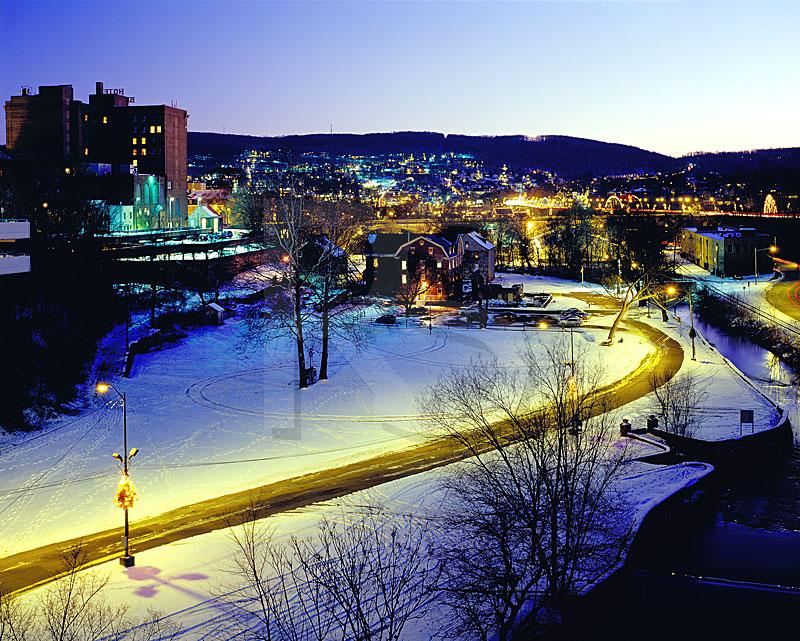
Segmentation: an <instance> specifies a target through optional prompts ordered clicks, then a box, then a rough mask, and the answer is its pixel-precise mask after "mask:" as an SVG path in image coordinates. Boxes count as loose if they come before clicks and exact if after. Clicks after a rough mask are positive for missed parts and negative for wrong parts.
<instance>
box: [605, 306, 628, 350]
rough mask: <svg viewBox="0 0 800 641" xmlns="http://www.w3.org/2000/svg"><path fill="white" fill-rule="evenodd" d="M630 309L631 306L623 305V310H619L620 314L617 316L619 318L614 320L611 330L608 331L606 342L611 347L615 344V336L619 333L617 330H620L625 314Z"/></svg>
mask: <svg viewBox="0 0 800 641" xmlns="http://www.w3.org/2000/svg"><path fill="white" fill-rule="evenodd" d="M628 307H629V305H627V304H625V303H623V304H622V309H620V310H619V314H617V317H616V318H615V319H614V322H613V323H612V324H611V329H610V330H608V338H607V339H606V342H607V343H608V344H609V345H611V344H613V343H614V336H615V335H616V333H617V329H618V328H619V324H620V323H621V322H622V317H623V316H625V312H627V311H628Z"/></svg>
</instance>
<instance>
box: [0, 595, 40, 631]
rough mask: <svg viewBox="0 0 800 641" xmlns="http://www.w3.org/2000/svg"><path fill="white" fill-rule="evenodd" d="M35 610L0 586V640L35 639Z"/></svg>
mask: <svg viewBox="0 0 800 641" xmlns="http://www.w3.org/2000/svg"><path fill="white" fill-rule="evenodd" d="M34 624H35V610H34V608H33V607H31V606H29V605H27V604H24V603H23V602H22V601H21V600H20V599H19V597H17V596H16V595H12V594H6V593H5V592H4V591H3V590H2V587H0V641H29V640H30V641H36V640H35V639H34V636H33V630H34Z"/></svg>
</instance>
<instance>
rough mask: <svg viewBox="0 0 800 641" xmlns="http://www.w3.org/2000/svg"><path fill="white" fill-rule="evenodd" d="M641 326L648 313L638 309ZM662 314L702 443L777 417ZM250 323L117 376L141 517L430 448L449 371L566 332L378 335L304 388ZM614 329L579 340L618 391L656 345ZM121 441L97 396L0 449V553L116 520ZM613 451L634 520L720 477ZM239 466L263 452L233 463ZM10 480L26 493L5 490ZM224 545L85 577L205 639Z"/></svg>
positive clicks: (295, 515)
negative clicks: (425, 436) (252, 340)
mask: <svg viewBox="0 0 800 641" xmlns="http://www.w3.org/2000/svg"><path fill="white" fill-rule="evenodd" d="M501 279H502V280H504V281H507V282H509V283H514V282H523V283H524V285H525V290H526V292H539V291H550V292H553V293H554V294H555V295H556V296H557V298H556V299H555V300H554V302H553V305H554V307H555V306H557V307H558V308H562V307H567V306H575V307H584V308H585V307H586V303H585V302H583V301H581V300H580V299H578V298H574V297H570V296H569V294H570V292H575V293H576V294H579V295H583V294H587V293H594V294H597V293H604V291H605V290H603V289H602V288H601V287H599V286H596V285H590V284H586V285H581V284H577V283H571V282H569V281H563V280H559V279H548V278H541V277H530V276H520V275H515V274H510V275H501ZM738 284H739V285H741V282H738ZM594 312H595V314H594V315H593V317H592V320H591V321H590V322H591V324H592V325H601V326H603V325H605V326H608V325H610V323H611V322H612V320H613V314H611V313H608V312H606V313H603V312H602V311H601V310H599V309H598V308H594ZM376 314H377V312H376ZM376 314H374V315H376ZM630 317H631V318H638V319H640V320H643V321H647V320H648V319H647V316H646V314H645V312H644V311H641V310H635V311H633V312H632V313H631V315H630ZM649 322H651V323H652V324H653V325H654V326H656V327H658V328H659V329H661V330H662V331H665V332H666V333H667V334H669V335H670V336H672V337H673V338H675V339H676V340H678V341H679V342H680V344H681V345H682V347H683V348H684V352H685V359H684V364H683V367H684V368H685V369H684V371H689V370H691V371H695V372H697V374H698V375H699V376H700V377H702V378H703V379H705V380H706V381H707V382H708V391H709V396H708V399H707V401H706V403H705V404H704V407H703V410H702V413H703V420H702V425H701V427H700V429H699V430H698V432H697V434H696V436H697V437H699V438H708V439H721V438H730V437H735V436H737V435H738V431H739V425H738V410H739V409H740V408H742V409H754V410H755V411H756V429H763V428H766V427H768V426H770V425H772V424H774V422H775V421H776V420H777V413H776V411H775V409H774V407H773V406H772V405H771V404H770V403H769V402H768V401H767V400H766V399H765V398H764V397H763V396H762V395H761V394H760V393H759V392H758V391H757V390H756V389H755V388H754V387H752V386H751V385H750V384H749V383H748V382H747V381H746V380H744V379H743V378H742V377H741V376H740V375H739V374H738V373H737V372H736V371H735V369H734V368H732V367H731V366H730V365H729V364H728V363H727V362H725V361H724V359H723V358H722V357H721V356H720V355H719V353H718V352H717V351H716V350H714V349H712V348H711V347H710V346H709V345H708V344H707V343H706V341H705V340H704V339H703V338H702V337H698V339H697V340H696V346H697V361H692V360H690V355H691V343H690V339H689V337H688V330H689V324H688V319H685V320H684V321H683V322H677V321H675V320H674V319H672V318H671V319H670V321H669V322H668V323H663V322H662V321H661V320H660V315H659V314H656V313H654V314H653V315H652V318H651V319H650V320H649ZM242 330H243V324H242V323H240V322H238V321H236V320H232V321H228V322H227V323H226V325H225V326H223V327H221V328H207V329H202V330H199V331H197V332H195V333H193V334H192V335H191V336H190V337H189V338H187V339H186V340H185V341H183V342H181V343H179V344H177V345H175V346H173V347H169V348H167V349H165V350H164V351H161V352H157V353H154V354H150V355H147V356H145V357H143V358H142V359H141V360H140V361H139V362H138V364H137V366H136V368H135V371H134V377H133V378H131V379H129V380H118V381H114V382H115V383H119V385H120V388H121V389H125V391H126V392H127V393H128V396H129V403H130V407H129V424H130V426H131V428H130V435H129V442H130V444H131V445H133V446H137V447H140V449H141V450H142V453H141V454H140V455H139V456H140V457H141V458H139V457H137V459H135V460H134V463H137V464H139V465H138V466H135V467H134V477H135V479H136V481H137V483H138V487H139V489H140V491H141V492H142V503H141V505H140V506H139V507H137V508H136V510H135V512H134V515H135V516H144V515H147V514H154V513H157V512H160V511H163V510H165V509H169V508H170V507H175V506H178V505H183V504H186V503H189V502H191V501H194V500H199V499H202V498H208V497H211V496H217V495H220V494H224V493H227V492H231V491H235V490H238V489H243V488H246V487H251V486H254V485H258V484H261V483H264V482H268V481H271V480H277V479H280V478H286V477H288V476H293V475H296V474H299V473H303V472H307V471H311V470H314V469H320V468H322V467H326V466H333V465H339V464H341V463H344V462H347V461H352V460H353V459H355V458H359V457H366V456H369V455H370V454H373V453H379V452H385V451H387V450H390V449H395V448H402V447H405V446H408V445H411V444H414V443H417V442H419V439H420V438H421V433H420V431H419V429H418V425H417V419H418V417H417V415H416V407H415V398H416V397H417V395H418V394H419V392H420V391H421V390H422V389H424V388H425V387H426V385H428V384H429V383H430V382H432V381H433V380H435V378H436V377H437V376H438V375H439V374H441V373H443V372H446V371H447V370H448V368H450V367H463V366H466V365H469V364H470V362H471V361H473V360H475V359H477V358H484V359H485V358H495V357H496V358H497V359H498V360H499V361H500V362H501V363H505V364H506V365H507V366H508V367H519V366H520V365H521V361H520V358H519V357H520V347H521V345H522V342H523V341H524V340H525V339H526V338H530V339H531V340H533V341H535V342H536V343H537V344H540V345H542V344H544V343H547V342H551V341H554V340H563V338H564V334H563V333H562V332H560V331H558V330H553V329H550V330H547V331H534V332H530V331H529V332H522V331H518V330H517V331H514V330H512V329H509V330H503V329H490V330H486V331H478V330H474V329H465V328H450V327H445V326H443V325H441V324H440V323H439V324H436V325H434V327H433V331H432V333H429V332H428V329H427V327H419V326H410V327H409V328H407V329H406V328H404V327H403V326H402V324H401V326H395V327H383V326H376V325H370V326H369V329H368V331H369V340H368V347H365V348H364V349H363V350H362V351H361V352H357V351H356V350H354V349H353V348H352V346H350V345H348V344H345V343H337V344H336V346H335V349H334V352H333V355H332V361H333V363H332V378H331V380H330V381H328V382H325V383H320V384H317V385H314V386H312V387H311V388H310V389H308V390H304V391H302V392H300V391H297V390H296V389H295V388H294V383H295V381H294V378H295V376H296V375H295V373H294V369H293V363H294V360H293V353H292V351H291V344H290V343H288V342H286V341H276V342H275V344H273V345H271V346H270V348H269V349H263V350H258V351H249V352H244V353H240V352H237V351H236V349H235V348H236V345H237V344H238V342H239V337H240V335H241V331H242ZM605 335H606V332H605V331H603V330H602V329H587V328H582V329H580V330H576V332H575V338H576V341H580V343H579V344H580V346H581V347H585V348H586V350H587V355H588V357H589V358H590V359H598V360H596V361H595V362H596V363H598V365H599V364H600V359H602V364H603V367H604V369H605V371H606V374H605V376H606V380H609V381H610V380H617V379H619V378H621V377H622V376H624V374H626V373H627V372H630V371H631V370H633V369H634V368H635V367H636V366H637V365H638V364H639V363H640V362H641V360H642V358H644V356H645V355H646V354H647V353H648V350H649V349H650V348H649V346H648V345H646V344H643V343H642V342H641V340H640V339H638V337H637V338H636V339H634V340H630V339H629V338H628V337H629V336H630V335H624V336H625V340H624V341H623V342H622V343H615V344H614V345H613V346H612V347H606V348H604V347H600V346H599V343H600V341H601V340H603V339H604V338H605ZM653 409H654V406H653V403H652V400H651V399H648V398H643V399H639V400H638V401H636V402H634V403H631V404H629V405H626V406H625V407H623V408H620V409H619V410H617V411H616V412H615V417H614V418H615V420H617V419H620V418H622V417H623V416H624V417H627V418H629V419H630V420H631V422H632V423H633V425H634V427H643V426H644V421H645V418H646V416H647V415H648V414H650V413H652V412H653ZM119 439H120V409H119V407H118V406H108V405H106V404H105V403H99V404H98V406H97V407H96V408H95V409H94V410H93V411H91V412H88V413H85V414H83V415H81V416H78V417H77V418H72V419H64V420H62V421H60V422H56V423H54V424H53V425H51V426H50V427H49V428H48V430H47V431H46V432H45V433H44V434H37V435H33V436H29V437H28V438H27V439H18V440H17V441H12V440H11V439H6V442H5V443H2V442H0V469H2V490H4V491H0V518H2V523H3V526H2V527H3V532H2V537H1V538H0V546H2V547H0V554H3V553H7V552H8V551H10V550H17V549H22V548H28V547H32V546H34V545H38V544H41V543H43V542H45V541H46V540H48V539H51V538H54V537H58V538H65V537H67V536H72V535H74V534H77V533H80V532H81V531H89V530H95V529H105V528H107V527H115V526H118V525H119V512H118V510H117V509H116V508H114V507H113V506H112V504H111V494H112V492H113V486H114V479H113V476H114V474H113V471H114V465H113V460H111V457H110V456H109V454H110V452H111V451H114V450H116V449H119V448H120V447H121V444H120V443H119ZM12 442H14V443H15V444H14V445H12V444H11V443H12ZM615 442H616V444H617V446H618V447H622V446H623V444H628V445H629V451H628V455H629V457H630V458H631V460H629V462H628V463H627V464H626V466H625V480H624V481H623V483H622V486H621V488H620V491H621V492H622V495H623V496H624V498H625V499H626V501H627V502H628V505H629V506H630V513H631V517H632V518H633V520H634V522H636V523H639V522H640V521H641V519H642V518H644V516H645V514H646V513H647V512H648V511H649V510H650V509H652V508H653V507H654V506H655V505H657V504H658V503H659V502H660V501H662V500H663V499H665V498H666V497H668V496H670V495H672V494H673V493H674V492H676V491H677V490H679V489H681V488H683V487H686V486H687V485H690V484H692V483H694V482H696V481H697V480H698V479H700V478H702V477H703V476H705V475H706V474H708V473H709V472H710V471H711V467H710V466H709V465H706V464H701V463H684V464H680V465H670V466H660V465H653V464H648V463H644V462H642V461H639V460H635V457H639V456H643V455H646V454H652V453H656V452H658V451H659V450H658V449H657V448H656V447H654V446H652V445H648V444H646V443H642V442H639V441H635V442H630V441H626V440H625V439H619V438H617V439H615ZM241 459H249V460H251V461H252V460H253V459H261V460H256V461H252V462H249V463H237V462H236V461H237V460H241ZM450 471H451V466H448V467H445V468H441V469H437V470H433V471H430V472H426V473H423V474H419V475H415V476H413V477H409V478H405V479H400V480H397V481H393V482H391V483H387V484H384V485H382V486H379V487H376V488H373V489H371V490H367V491H364V492H358V493H355V494H352V495H350V496H347V497H344V498H342V499H338V500H335V501H332V502H329V503H325V504H319V505H314V506H311V507H309V508H306V509H303V510H297V511H294V512H289V513H285V514H279V515H276V516H273V517H270V518H269V519H266V520H265V521H264V522H263V523H264V526H265V527H271V528H275V535H276V536H277V537H278V538H283V537H286V536H288V535H290V534H297V535H300V536H303V535H310V534H312V533H313V531H314V528H315V526H316V524H317V522H318V520H319V518H320V516H321V515H323V514H325V515H327V516H329V517H330V518H335V519H344V520H345V521H347V519H348V518H351V517H352V515H354V514H355V513H357V512H358V511H359V510H360V509H361V506H363V505H365V504H374V503H379V504H381V505H383V506H385V507H386V508H388V509H389V510H390V511H392V512H395V513H397V514H414V515H418V516H421V517H424V516H425V515H426V514H434V513H435V512H436V511H437V509H438V505H439V502H440V501H441V500H442V497H441V495H440V494H439V493H438V492H437V491H435V489H436V487H437V480H438V479H440V478H441V477H442V475H445V474H448V473H450ZM9 487H10V488H12V489H13V488H14V487H19V488H22V490H23V491H19V492H14V491H12V492H10V493H9V492H8V491H7V490H6V488H9ZM26 488H27V489H26ZM229 537H230V533H229V532H227V531H216V532H212V533H210V534H205V535H202V536H198V537H194V538H192V539H187V540H183V541H179V542H176V543H173V544H170V545H167V546H163V547H161V548H156V549H153V550H147V551H145V552H141V553H137V566H136V567H135V568H131V569H128V570H124V569H122V568H121V567H120V566H119V565H118V564H116V563H108V564H104V565H102V566H99V567H97V568H94V569H92V570H90V571H91V572H101V573H108V574H110V576H111V581H110V584H109V588H108V596H109V598H110V599H111V601H113V602H117V603H127V604H129V605H130V606H131V607H132V608H133V610H134V611H135V612H137V613H139V614H144V613H145V612H146V611H147V610H148V609H151V608H155V609H158V610H162V611H165V612H168V613H172V614H171V616H174V617H175V618H176V619H178V620H180V622H181V623H182V624H183V625H184V627H185V628H187V630H186V632H185V633H184V635H183V636H182V638H183V639H201V638H208V637H209V636H210V635H211V633H212V632H213V631H220V630H225V629H226V628H227V627H228V625H229V610H228V609H227V607H226V605H225V604H224V602H223V600H220V599H219V598H218V597H219V595H220V592H221V591H223V590H226V589H229V587H225V586H226V585H227V584H228V582H229V579H228V578H226V577H227V575H226V571H225V568H226V567H229V566H230V560H231V556H232V555H233V554H234V546H233V544H232V542H231V541H230V538H229ZM37 592H39V591H38V590H37V591H34V593H33V594H32V595H31V596H33V597H35V596H36V594H37ZM221 638H225V637H224V636H223V637H221ZM429 638H430V630H428V629H427V628H426V624H425V623H418V624H416V625H415V627H414V629H412V630H409V632H408V634H407V635H406V639H407V640H408V641H416V640H418V639H419V640H423V639H429Z"/></svg>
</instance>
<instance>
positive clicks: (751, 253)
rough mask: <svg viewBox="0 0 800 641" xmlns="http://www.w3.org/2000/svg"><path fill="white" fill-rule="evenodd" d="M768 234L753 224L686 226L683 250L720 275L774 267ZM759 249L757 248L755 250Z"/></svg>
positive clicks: (685, 254)
mask: <svg viewBox="0 0 800 641" xmlns="http://www.w3.org/2000/svg"><path fill="white" fill-rule="evenodd" d="M770 240H771V239H770V237H769V236H768V235H767V234H761V233H758V232H756V230H755V229H754V228H752V227H710V228H698V227H687V228H686V229H684V230H683V232H682V234H681V254H682V255H684V256H686V258H688V259H689V260H691V261H692V262H693V263H694V264H695V265H699V266H700V267H702V268H703V269H707V270H708V271H710V272H711V273H712V274H715V275H717V276H736V275H743V274H752V273H753V272H754V270H755V265H756V261H757V262H758V271H759V272H760V273H764V272H770V271H772V267H773V265H772V259H771V257H770V256H769V252H766V251H763V250H765V249H767V248H769V246H770ZM756 250H757V251H756Z"/></svg>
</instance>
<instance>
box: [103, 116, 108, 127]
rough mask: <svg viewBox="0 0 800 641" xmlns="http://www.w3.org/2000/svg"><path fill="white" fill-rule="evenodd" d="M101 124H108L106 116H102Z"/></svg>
mask: <svg viewBox="0 0 800 641" xmlns="http://www.w3.org/2000/svg"><path fill="white" fill-rule="evenodd" d="M103 124H104V125H107V124H108V116H103Z"/></svg>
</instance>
